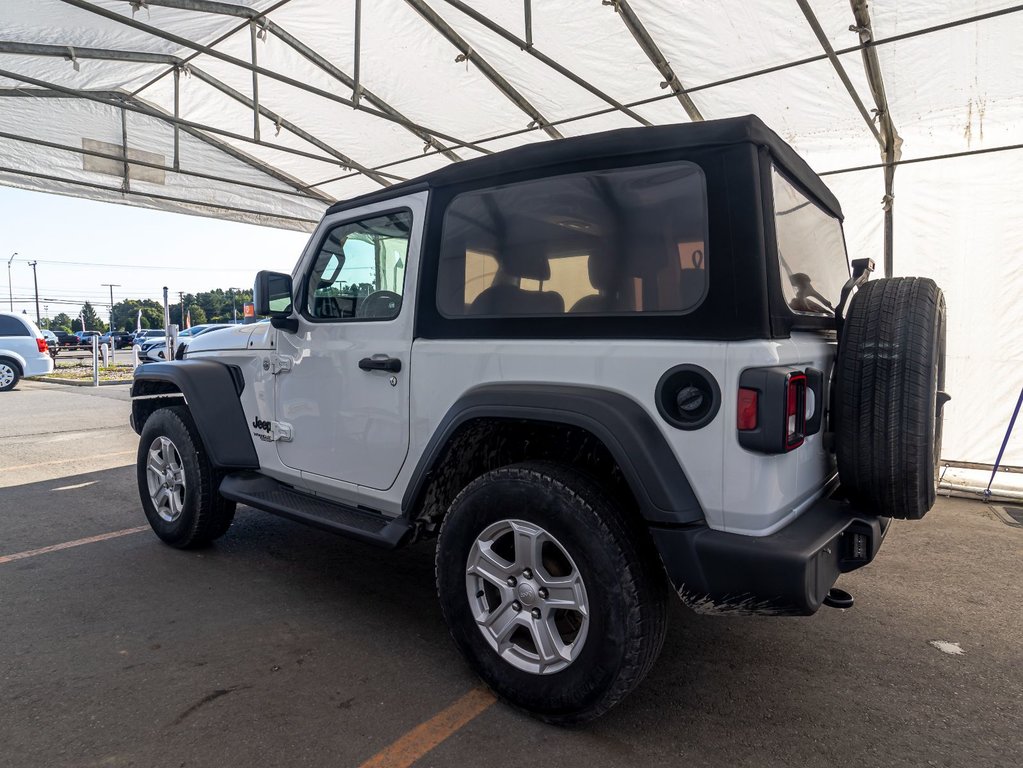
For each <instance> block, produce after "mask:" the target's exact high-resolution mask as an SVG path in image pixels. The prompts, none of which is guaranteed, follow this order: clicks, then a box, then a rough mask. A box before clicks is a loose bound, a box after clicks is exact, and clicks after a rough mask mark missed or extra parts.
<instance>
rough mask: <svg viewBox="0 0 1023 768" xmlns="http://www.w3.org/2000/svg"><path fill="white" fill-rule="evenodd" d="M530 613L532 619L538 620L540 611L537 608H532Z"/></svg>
mask: <svg viewBox="0 0 1023 768" xmlns="http://www.w3.org/2000/svg"><path fill="white" fill-rule="evenodd" d="M531 613H532V614H533V618H534V619H539V618H540V609H539V608H534V609H533V610H532V611H531Z"/></svg>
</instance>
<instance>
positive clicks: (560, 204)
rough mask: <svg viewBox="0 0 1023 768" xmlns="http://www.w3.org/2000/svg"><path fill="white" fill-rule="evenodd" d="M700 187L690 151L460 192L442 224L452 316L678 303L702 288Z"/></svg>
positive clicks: (443, 281)
mask: <svg viewBox="0 0 1023 768" xmlns="http://www.w3.org/2000/svg"><path fill="white" fill-rule="evenodd" d="M706 254H707V193H706V182H705V179H704V176H703V172H702V171H701V170H700V168H699V166H697V165H695V164H694V163H688V162H674V163H662V164H658V165H648V166H641V167H637V168H626V169H613V170H604V171H592V172H588V173H576V174H569V175H565V176H557V177H553V178H546V179H538V180H535V181H527V182H522V183H519V184H510V185H506V186H501V187H494V188H491V189H484V190H476V191H472V192H466V193H463V194H461V195H459V196H457V197H456V198H455V199H454V200H452V201H451V203H450V204H449V206H448V208H447V210H446V212H445V214H444V222H443V227H442V233H441V248H440V265H439V268H438V273H437V307H438V309H439V310H440V313H441V314H442V315H443V316H445V317H449V318H455V317H515V316H561V315H616V314H635V313H673V314H682V313H685V312H689V311H691V310H693V309H695V308H696V306H697V305H699V304H700V302H701V301H702V300H703V297H704V295H705V294H706V291H707V259H706Z"/></svg>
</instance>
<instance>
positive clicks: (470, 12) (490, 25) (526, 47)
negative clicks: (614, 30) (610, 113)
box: [444, 0, 651, 125]
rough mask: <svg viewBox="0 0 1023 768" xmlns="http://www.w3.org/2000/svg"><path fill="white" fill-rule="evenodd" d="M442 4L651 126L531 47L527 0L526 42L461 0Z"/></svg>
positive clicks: (527, 3) (447, 1)
mask: <svg viewBox="0 0 1023 768" xmlns="http://www.w3.org/2000/svg"><path fill="white" fill-rule="evenodd" d="M444 2H446V3H447V4H448V5H450V6H452V7H453V8H457V9H458V10H460V11H461V12H462V13H464V14H465V15H466V16H468V17H469V18H471V19H473V20H474V21H476V22H478V23H479V24H482V25H483V26H484V27H486V28H487V29H489V30H490V31H491V32H495V33H496V34H498V35H500V36H501V37H503V38H504V39H505V40H507V41H508V42H509V43H511V44H512V45H515V46H517V47H518V48H521V49H522V51H523V52H524V53H528V54H529V55H530V56H532V57H533V58H535V59H538V60H539V61H542V62H543V63H544V64H546V65H547V66H548V67H550V68H551V69H553V70H554V71H555V72H557V73H558V74H559V75H561V76H563V77H565V78H567V79H569V80H571V81H572V82H573V83H575V84H576V85H578V86H580V87H582V88H585V89H586V90H587V91H589V92H590V93H592V94H593V95H594V96H596V97H597V98H598V99H600V100H601V101H603V102H605V103H607V104H609V105H610V106H612V107H614V108H615V109H616V110H618V111H619V112H621V113H623V114H625V115H628V116H629V117H631V118H632V119H633V120H635V121H636V122H638V123H639V124H640V125H651V123H650V121H649V120H647V119H646V118H645V117H643V116H642V115H638V114H636V113H635V112H633V111H632V110H631V109H629V108H628V107H626V106H625V105H624V104H622V103H621V102H619V101H617V100H616V99H614V98H612V97H611V96H609V95H608V94H606V93H604V91H602V90H600V89H599V88H598V87H597V86H595V85H593V84H592V83H590V82H589V81H588V80H586V79H584V78H582V77H580V76H579V75H577V74H575V73H574V72H572V71H571V70H570V69H568V68H566V67H563V66H562V65H561V64H559V63H558V62H557V61H555V60H554V59H552V58H551V57H550V56H548V55H547V54H545V53H543V52H541V51H539V50H537V49H536V48H534V47H533V41H532V36H533V33H532V23H533V22H532V10H531V8H530V4H529V0H526V3H525V8H526V29H527V31H528V37H527V39H526V40H523V39H522V38H520V37H518V36H517V35H515V34H514V33H512V32H510V31H509V30H507V29H505V28H504V27H502V26H501V25H500V24H497V23H496V22H494V21H491V20H490V19H489V18H487V17H486V16H485V15H484V14H482V13H480V12H479V11H477V10H476V9H475V8H472V7H471V6H469V5H467V4H466V3H463V2H462V0H444Z"/></svg>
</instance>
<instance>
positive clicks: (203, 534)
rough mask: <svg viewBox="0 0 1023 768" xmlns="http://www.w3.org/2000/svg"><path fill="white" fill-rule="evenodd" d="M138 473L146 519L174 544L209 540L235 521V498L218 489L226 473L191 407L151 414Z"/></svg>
mask: <svg viewBox="0 0 1023 768" xmlns="http://www.w3.org/2000/svg"><path fill="white" fill-rule="evenodd" d="M136 474H137V477H138V487H139V497H140V498H141V500H142V508H143V509H144V510H145V513H146V519H148V520H149V524H150V525H151V526H152V528H153V531H154V532H155V533H156V535H157V536H159V537H160V538H161V539H162V540H163V541H164V542H166V543H167V544H170V545H171V546H172V547H177V548H178V549H189V548H192V547H199V546H203V545H205V544H209V543H210V542H211V541H213V540H214V539H217V538H219V537H220V536H222V535H223V534H224V533H226V532H227V529H228V528H229V527H230V526H231V522H232V520H233V519H234V510H235V503H234V502H233V501H228V500H227V499H225V498H224V497H222V496H221V495H220V493H219V492H218V490H217V489H218V486H219V481H220V476H219V474H218V473H217V472H216V470H215V469H214V467H213V465H212V464H210V461H209V457H208V456H207V454H206V449H205V446H204V445H203V443H202V439H201V438H200V437H199V433H198V430H197V429H196V427H195V422H194V421H193V420H192V414H191V413H189V411H188V408H185V407H182V406H174V407H173V408H161V409H159V410H157V411H155V412H154V413H153V414H152V415H151V416H150V417H149V418H148V419H147V420H146V423H145V426H144V427H143V428H142V435H141V437H140V439H139V450H138V460H137V463H136Z"/></svg>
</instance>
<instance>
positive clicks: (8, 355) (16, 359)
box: [0, 349, 25, 376]
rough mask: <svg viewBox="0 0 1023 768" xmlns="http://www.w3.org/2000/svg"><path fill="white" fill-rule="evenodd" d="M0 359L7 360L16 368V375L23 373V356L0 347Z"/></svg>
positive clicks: (22, 374)
mask: <svg viewBox="0 0 1023 768" xmlns="http://www.w3.org/2000/svg"><path fill="white" fill-rule="evenodd" d="M0 360H9V361H10V362H12V363H14V364H15V365H16V366H17V368H18V375H19V376H24V375H25V358H24V357H22V356H21V355H19V354H18V353H17V352H13V351H11V350H9V349H0Z"/></svg>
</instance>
